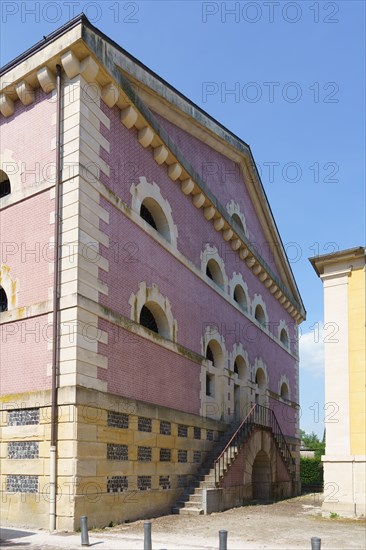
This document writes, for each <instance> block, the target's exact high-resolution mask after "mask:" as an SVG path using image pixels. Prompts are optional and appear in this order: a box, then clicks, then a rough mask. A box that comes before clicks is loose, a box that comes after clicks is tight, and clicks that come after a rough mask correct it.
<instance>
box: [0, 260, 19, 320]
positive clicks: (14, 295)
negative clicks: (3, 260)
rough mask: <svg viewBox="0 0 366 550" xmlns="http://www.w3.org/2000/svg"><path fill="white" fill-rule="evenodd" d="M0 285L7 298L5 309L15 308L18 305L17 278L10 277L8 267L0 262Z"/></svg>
mask: <svg viewBox="0 0 366 550" xmlns="http://www.w3.org/2000/svg"><path fill="white" fill-rule="evenodd" d="M0 287H2V289H3V291H4V293H5V295H6V298H7V310H10V309H14V308H16V307H17V305H18V292H17V291H18V288H17V287H18V284H17V280H15V279H13V278H12V276H11V274H10V267H9V266H7V265H6V264H1V267H0ZM4 311H5V310H4Z"/></svg>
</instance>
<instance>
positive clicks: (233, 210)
mask: <svg viewBox="0 0 366 550" xmlns="http://www.w3.org/2000/svg"><path fill="white" fill-rule="evenodd" d="M226 210H227V211H228V213H229V214H230V216H231V217H232V216H233V214H236V215H237V216H238V217H239V218H240V221H241V223H242V224H243V227H244V234H245V236H246V237H247V238H249V232H248V228H247V223H246V220H245V215H244V214H243V212H241V210H240V206H239V204H238V203H237V202H235V201H234V199H231V201H230V202H229V203H228V204H227V205H226Z"/></svg>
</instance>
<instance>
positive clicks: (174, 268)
mask: <svg viewBox="0 0 366 550" xmlns="http://www.w3.org/2000/svg"><path fill="white" fill-rule="evenodd" d="M104 109H105V112H106V114H107V115H108V116H109V118H110V120H111V128H110V130H109V131H108V130H107V129H105V128H104V127H103V128H102V133H103V134H104V135H105V137H106V138H107V139H108V140H109V142H110V145H111V152H110V154H107V153H105V152H103V157H104V159H105V160H106V161H107V162H108V163H109V165H110V167H111V177H110V178H109V179H108V178H107V177H105V176H102V181H103V183H105V184H106V185H107V186H108V187H110V188H111V189H112V190H113V191H114V192H115V193H116V194H117V195H118V196H119V197H121V198H122V200H123V201H124V202H126V203H127V205H128V206H131V194H130V187H131V185H132V183H134V184H136V185H137V184H138V183H139V177H140V176H145V177H146V179H147V181H148V182H150V183H152V182H156V183H157V184H158V185H159V187H160V190H161V193H162V195H163V197H164V198H165V199H167V200H168V201H169V204H170V206H171V208H172V216H173V220H174V223H175V224H176V225H177V227H178V244H177V246H178V250H179V251H180V252H181V253H182V254H183V255H184V256H186V257H187V258H188V259H189V260H190V261H191V262H192V263H193V264H194V265H195V266H196V267H197V268H199V269H200V267H201V260H200V254H201V251H202V250H203V249H204V247H205V244H206V243H211V244H214V245H215V246H216V247H217V248H218V250H219V252H220V255H221V257H222V258H223V259H224V261H225V266H226V273H227V275H228V278H229V280H230V279H231V277H232V275H233V273H234V272H235V271H236V272H239V271H240V272H241V273H242V275H243V278H244V280H245V281H246V283H247V284H248V289H249V295H250V298H251V299H252V298H253V296H254V294H256V293H258V294H261V295H262V296H263V297H264V299H265V302H266V305H267V312H268V315H269V321H270V323H273V324H275V323H278V322H279V321H280V320H281V319H284V320H285V321H286V322H287V324H288V325H289V326H290V327H292V325H293V320H292V318H291V316H290V315H289V314H288V313H287V312H286V311H285V310H284V309H283V308H282V306H281V305H280V304H279V302H278V301H277V300H276V299H275V298H274V297H273V295H272V294H270V293H269V292H268V290H267V289H266V288H265V287H264V285H263V284H261V283H260V281H259V280H258V279H257V278H256V277H255V276H254V275H253V273H252V272H251V270H250V269H249V268H247V266H246V265H245V264H244V263H243V262H241V261H240V260H239V258H238V255H237V254H234V253H233V252H232V251H231V249H230V248H229V247H228V246H225V245H224V244H223V241H222V238H221V236H220V235H219V233H217V232H216V231H215V229H214V227H213V225H212V223H209V222H207V221H206V220H205V218H204V216H203V215H202V212H201V211H198V210H197V209H196V208H195V207H194V205H193V204H192V201H191V198H189V197H186V196H185V195H184V194H183V193H182V192H181V190H180V187H179V185H178V184H177V183H174V182H172V181H171V180H170V178H169V177H168V175H167V169H166V166H158V165H157V164H156V163H155V161H154V160H153V155H152V150H151V149H147V150H146V149H144V148H143V147H142V146H141V145H140V144H139V143H138V141H137V136H136V130H135V129H132V130H127V129H126V128H125V127H124V126H123V125H122V124H121V122H120V118H119V111H118V109H117V108H115V109H111V110H110V109H107V108H106V107H105V106H104ZM166 126H167V128H169V131H170V130H171V131H172V132H173V133H174V136H173V137H174V139H176V141H178V139H177V136H178V135H179V145H180V147H181V149H182V150H183V148H184V147H185V153H186V155H187V157H188V160H189V161H190V162H191V163H192V164H193V165H194V166H195V168H196V170H198V168H199V163H200V162H202V159H204V158H213V159H216V161H217V162H221V163H225V162H229V161H226V160H225V159H224V158H223V157H222V156H221V155H218V154H217V153H216V152H214V151H211V150H210V149H209V148H208V147H207V145H205V144H200V142H197V140H194V139H193V138H191V137H188V136H187V134H184V133H182V132H181V130H178V129H176V128H175V129H174V128H173V126H172V125H170V124H168V123H166ZM183 134H184V135H183ZM190 155H191V156H190ZM210 155H211V156H210ZM209 183H210V186H211V187H212V188H213V191H214V193H215V194H216V195H217V196H219V197H220V199H221V200H222V202H223V203H224V205H226V203H227V202H229V200H230V199H231V198H234V197H235V200H236V201H237V202H239V203H240V204H241V206H242V208H243V210H244V212H245V215H246V218H247V223H248V227H249V230H250V234H251V236H252V237H253V236H254V237H255V238H256V239H257V237H258V239H259V240H262V241H263V239H264V236H263V233H262V231H261V229H260V227H259V223H258V221H257V220H256V217H255V214H254V211H253V208H252V207H250V208H249V205H250V200H249V197H248V194H247V192H246V190H245V186H244V184H243V183H240V182H232V184H230V185H225V186H223V185H222V184H220V182H219V181H217V180H215V181H212V182H211V181H210V182H209ZM100 202H101V205H102V206H103V208H105V209H106V210H107V211H108V212H109V214H110V223H109V225H107V224H105V223H104V222H101V229H102V230H103V231H104V232H105V233H107V234H108V235H109V238H110V244H111V246H110V248H109V249H106V248H104V247H101V253H102V255H103V256H104V257H105V258H107V259H108V260H109V272H108V273H106V272H104V271H102V270H100V278H101V279H102V280H103V281H104V282H106V283H107V284H108V287H109V295H108V296H101V297H100V301H101V303H102V304H103V305H105V306H107V307H110V308H112V309H113V310H115V311H117V312H118V313H120V314H122V315H125V316H126V317H128V318H131V306H130V304H129V299H130V296H131V294H132V293H136V292H137V291H138V287H139V283H140V282H141V281H146V283H147V286H151V285H152V283H155V284H157V285H158V287H159V289H160V291H161V293H162V294H163V295H164V296H166V297H167V298H168V299H169V300H170V303H171V305H172V313H173V316H174V318H175V319H176V320H177V325H178V336H177V342H178V343H179V344H181V345H183V346H185V347H187V348H188V349H190V350H193V351H195V352H197V353H199V354H200V353H201V351H202V350H201V342H200V340H201V337H202V335H203V334H204V330H205V327H206V325H209V324H213V323H215V324H218V326H219V332H220V333H221V334H222V335H223V336H224V338H225V343H226V348H227V351H228V352H231V351H232V348H233V345H234V343H239V342H241V343H242V344H243V346H244V348H245V349H246V350H247V351H248V354H249V361H250V363H251V364H254V361H255V359H256V358H257V357H261V358H262V359H263V361H264V362H265V363H266V364H267V367H268V371H269V387H270V389H271V390H273V391H274V392H276V393H277V392H278V384H279V380H280V377H281V375H282V374H286V375H287V377H288V379H289V381H290V386H291V392H292V395H294V393H295V391H294V383H295V360H294V359H293V358H292V357H291V356H290V355H289V354H288V353H287V352H286V351H284V350H283V349H282V348H281V347H280V346H278V345H277V344H276V343H274V342H273V341H272V340H271V339H270V338H268V337H267V336H266V335H265V334H264V333H263V332H262V331H260V330H259V329H257V328H256V327H254V325H253V324H252V323H251V322H250V321H249V320H248V319H246V318H245V317H244V316H243V315H242V314H241V313H240V312H239V311H237V309H236V308H235V307H233V306H232V305H230V304H229V303H227V302H226V301H225V300H224V299H223V298H222V297H221V296H220V295H219V294H218V293H217V292H215V291H214V290H213V289H212V288H211V287H210V286H209V285H207V284H206V283H205V282H204V281H202V280H201V279H200V278H198V277H197V276H196V275H195V274H194V273H192V271H191V270H190V269H188V268H187V267H186V266H185V265H183V264H182V263H181V262H179V261H178V260H177V259H176V258H175V257H173V256H172V255H171V254H170V253H169V252H168V251H166V250H164V249H163V248H162V247H161V246H160V245H159V244H158V243H157V242H156V241H155V240H154V239H153V238H151V237H150V236H149V235H147V234H146V233H145V232H144V231H143V230H142V229H140V228H139V226H138V225H136V224H135V223H133V222H132V221H130V220H129V219H128V218H126V217H125V216H124V215H123V214H122V213H120V212H119V211H117V210H116V209H115V208H114V207H113V206H112V205H111V204H110V203H108V202H107V201H106V200H104V199H101V201H100ZM258 239H257V240H258ZM262 241H261V242H262ZM117 243H118V252H117ZM128 243H134V246H133V248H132V250H134V254H133V261H131V255H129V254H128V253H127V252H126V250H127V245H128ZM266 260H267V261H268V262H269V263H270V258H269V257H267V258H266ZM272 267H274V266H273V264H272ZM104 329H105V328H104ZM270 330H271V331H273V332H274V333H275V334H277V327H276V326H272V325H271V328H270ZM290 338H291V339H292V340H293V338H294V332H293V329H292V328H290ZM291 345H292V349H293V343H292V344H291ZM151 347H152V344H151V343H150V342H149V341H147V340H144V339H141V343H140V344H139V345H138V346H137V345H135V346H133V345H132V344H131V343H125V344H124V343H123V341H119V342H118V344H116V345H115V346H114V345H113V346H111V345H109V346H108V347H107V346H103V345H100V351H101V353H104V354H106V355H107V356H108V357H109V367H108V370H107V371H103V372H101V373H100V375H101V377H103V379H106V380H108V389H109V391H111V392H112V393H118V394H121V395H126V392H127V393H128V395H131V394H130V393H129V392H130V390H129V389H128V388H129V387H130V383H133V386H134V389H133V392H134V395H135V396H137V395H144V391H146V380H145V379H144V377H142V378H141V379H139V378H137V379H135V378H131V380H132V382H131V380H130V377H131V375H128V374H127V371H126V366H124V367H123V365H125V363H124V361H125V360H124V357H125V356H126V357H127V356H128V354H130V351H129V350H130V349H131V348H132V349H135V352H136V353H137V352H138V354H139V361H141V364H143V365H145V363H146V359H145V356H147V357H148V369H147V370H146V371H145V372H147V373H148V372H153V373H154V377H156V380H160V381H163V380H165V375H166V374H167V372H168V371H167V368H168V366H169V364H176V363H178V364H179V365H181V368H180V369H179V370H178V371H177V372H175V373H173V372H170V374H169V376H171V375H174V376H173V378H171V380H172V383H174V384H176V386H177V387H179V386H180V387H181V389H182V385H181V384H182V380H183V381H184V380H185V379H186V380H187V384H188V385H184V384H183V389H182V391H181V395H182V396H185V398H184V399H183V404H185V403H186V402H187V399H188V400H190V399H191V397H192V400H193V402H194V403H195V405H194V407H196V408H195V412H196V413H197V412H198V411H199V403H198V401H195V397H194V392H193V393H190V392H191V390H192V388H194V387H198V386H199V368H198V367H197V368H193V369H192V368H191V366H190V365H189V364H187V362H186V361H185V360H182V358H181V357H180V356H177V355H176V354H175V353H173V352H168V351H166V350H161V351H162V354H161V355H159V353H157V354H155V353H154V352H153V351H151ZM155 347H156V346H155ZM117 350H118V351H117ZM157 351H158V350H157ZM140 354H141V358H140ZM162 356H164V359H162ZM130 357H131V363H132V361H133V360H134V353H132V354H131V355H130ZM126 361H127V359H126ZM135 373H136V369H135V370H134V372H133V376H134V375H135ZM192 377H193V378H194V383H192ZM153 385H154V383H153ZM158 388H159V385H158V384H155V390H153V389H150V390H149V391H150V393H149V395H150V396H151V397H150V399H151V400H152V401H153V402H159V400H160V398H161V395H159V389H158ZM154 392H156V393H154ZM185 392H186V393H185ZM145 395H146V394H145ZM164 399H165V403H164V404H166V405H167V406H171V407H175V408H177V403H178V402H179V403H180V400H179V399H177V396H176V395H175V394H174V392H173V393H169V392H168V393H167V394H166V395H165V397H164ZM184 406H185V407H187V405H184ZM189 410H191V409H189ZM286 431H287V433H289V434H290V433H293V424H291V423H290V425H289V424H287V423H286Z"/></svg>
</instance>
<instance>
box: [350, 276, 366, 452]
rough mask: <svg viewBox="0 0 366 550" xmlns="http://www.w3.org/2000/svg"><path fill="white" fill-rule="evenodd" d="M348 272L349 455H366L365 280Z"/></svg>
mask: <svg viewBox="0 0 366 550" xmlns="http://www.w3.org/2000/svg"><path fill="white" fill-rule="evenodd" d="M365 275H366V274H365V270H364V269H355V270H354V271H352V272H351V274H350V278H349V285H348V330H349V335H348V350H349V392H350V436H351V454H354V455H364V454H366V388H365V385H366V327H365V322H366V315H365V313H366V311H365V307H366V306H365V300H366V292H365V287H366V284H365V283H366V278H365Z"/></svg>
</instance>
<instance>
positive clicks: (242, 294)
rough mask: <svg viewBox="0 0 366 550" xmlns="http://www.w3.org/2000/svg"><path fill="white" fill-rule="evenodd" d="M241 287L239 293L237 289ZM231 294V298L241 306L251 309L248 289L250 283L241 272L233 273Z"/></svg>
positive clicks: (247, 309) (230, 285)
mask: <svg viewBox="0 0 366 550" xmlns="http://www.w3.org/2000/svg"><path fill="white" fill-rule="evenodd" d="M238 287H239V289H240V290H239V292H238V294H237V295H235V294H236V290H237V289H238ZM229 294H230V296H231V298H233V300H234V301H235V302H236V303H237V304H238V305H239V306H240V308H241V309H242V310H243V311H245V312H249V311H250V299H249V291H248V285H247V283H246V282H245V281H244V280H243V276H242V274H241V273H236V272H234V273H233V276H232V278H231V280H230V284H229Z"/></svg>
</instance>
